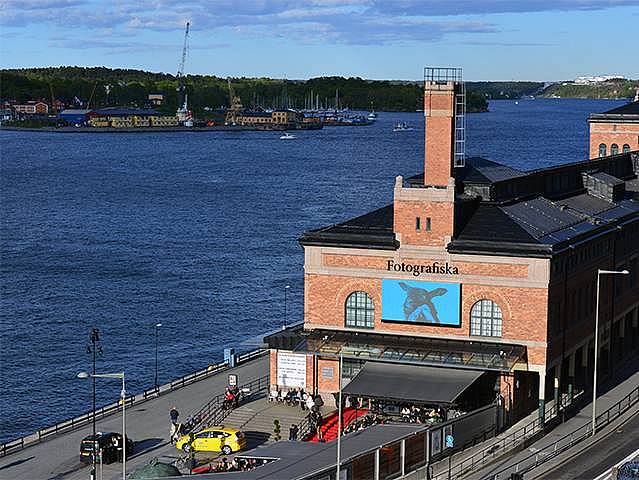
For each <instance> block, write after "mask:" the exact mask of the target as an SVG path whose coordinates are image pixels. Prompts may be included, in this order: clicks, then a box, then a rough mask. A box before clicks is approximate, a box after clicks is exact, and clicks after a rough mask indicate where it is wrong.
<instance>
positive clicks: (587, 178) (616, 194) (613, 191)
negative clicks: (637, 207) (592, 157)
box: [581, 171, 626, 203]
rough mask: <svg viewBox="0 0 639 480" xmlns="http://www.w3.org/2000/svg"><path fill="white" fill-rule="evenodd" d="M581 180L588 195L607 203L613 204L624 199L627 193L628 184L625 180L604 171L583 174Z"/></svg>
mask: <svg viewBox="0 0 639 480" xmlns="http://www.w3.org/2000/svg"><path fill="white" fill-rule="evenodd" d="M581 178H582V180H583V183H584V188H585V189H586V190H587V191H588V195H592V196H593V197H597V198H601V199H602V200H606V201H607V202H611V203H613V202H617V201H619V200H621V199H623V197H624V194H625V192H626V183H625V182H624V181H623V180H620V179H618V178H617V177H613V176H612V175H610V174H608V173H605V172H602V171H597V172H582V173H581Z"/></svg>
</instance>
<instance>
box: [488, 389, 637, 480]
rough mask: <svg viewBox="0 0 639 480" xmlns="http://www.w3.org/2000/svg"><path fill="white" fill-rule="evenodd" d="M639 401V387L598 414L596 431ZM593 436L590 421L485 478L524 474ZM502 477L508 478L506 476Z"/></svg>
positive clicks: (496, 479)
mask: <svg viewBox="0 0 639 480" xmlns="http://www.w3.org/2000/svg"><path fill="white" fill-rule="evenodd" d="M638 401H639V387H637V388H635V389H634V390H633V391H631V392H630V393H629V394H628V395H626V396H625V397H624V398H622V399H621V400H620V401H619V402H617V403H615V404H614V405H613V406H612V407H610V408H609V409H608V410H606V411H605V412H603V413H601V414H599V415H597V417H596V418H595V433H596V432H597V430H600V429H601V428H603V427H605V426H607V425H609V424H610V422H612V421H613V420H615V419H617V418H618V417H620V416H621V415H622V414H624V413H625V412H627V411H628V410H629V409H630V408H631V407H632V406H633V405H635V404H636V403H637V402H638ZM590 437H592V424H591V422H588V423H586V424H584V425H582V426H581V427H579V428H577V429H575V430H573V431H572V432H570V433H568V434H566V435H564V436H563V437H561V438H560V439H558V440H556V441H555V442H553V443H551V444H549V445H546V446H545V447H543V448H540V449H539V450H537V451H536V452H534V453H532V454H530V455H529V456H527V457H526V458H524V459H522V460H519V461H518V462H516V463H511V464H510V465H507V466H506V467H504V468H502V469H500V470H498V471H497V472H494V473H491V474H490V475H489V476H486V477H484V478H486V479H492V480H498V479H499V478H500V475H502V474H508V475H510V473H520V474H524V473H526V472H529V471H531V470H533V469H534V468H536V467H538V466H539V465H542V464H543V463H546V462H547V461H548V460H551V459H553V458H555V457H556V455H558V454H560V453H562V452H564V451H566V450H568V449H569V448H571V447H572V446H574V445H576V444H577V443H579V442H581V441H583V440H585V439H587V438H590ZM502 478H508V477H507V476H504V477H502Z"/></svg>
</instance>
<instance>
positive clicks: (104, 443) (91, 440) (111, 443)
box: [80, 432, 133, 464]
mask: <svg viewBox="0 0 639 480" xmlns="http://www.w3.org/2000/svg"><path fill="white" fill-rule="evenodd" d="M95 449H97V450H98V453H100V452H102V463H105V464H106V463H113V462H121V461H122V434H121V433H115V432H98V433H96V434H95V437H94V436H93V435H87V436H86V437H84V438H83V439H82V441H81V442H80V461H81V462H83V463H93V455H94V452H95ZM132 453H133V440H131V439H130V438H128V437H127V439H126V454H127V456H129V455H131V454H132ZM95 461H96V463H99V462H100V457H99V456H96V460H95Z"/></svg>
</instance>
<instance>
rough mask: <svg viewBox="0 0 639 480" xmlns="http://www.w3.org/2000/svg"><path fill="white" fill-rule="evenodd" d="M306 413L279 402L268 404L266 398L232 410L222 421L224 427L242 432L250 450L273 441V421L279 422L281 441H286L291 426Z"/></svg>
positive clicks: (297, 422)
mask: <svg viewBox="0 0 639 480" xmlns="http://www.w3.org/2000/svg"><path fill="white" fill-rule="evenodd" d="M306 413H307V412H306V411H302V410H301V409H300V407H289V406H288V405H286V404H285V403H281V402H269V401H267V400H266V397H262V398H258V399H256V400H253V401H250V402H247V403H245V404H242V405H240V406H239V407H238V408H236V409H234V410H233V411H232V412H231V413H230V414H229V415H228V416H227V417H226V419H224V426H225V427H229V428H237V429H238V430H241V431H243V432H244V434H245V435H246V439H247V444H248V448H249V449H250V448H254V447H256V446H258V445H262V444H264V443H271V442H274V441H275V435H274V433H273V427H274V425H273V421H274V420H279V421H280V437H281V440H288V434H289V429H290V427H291V425H293V424H299V423H300V422H301V421H302V420H303V419H304V417H305V416H306Z"/></svg>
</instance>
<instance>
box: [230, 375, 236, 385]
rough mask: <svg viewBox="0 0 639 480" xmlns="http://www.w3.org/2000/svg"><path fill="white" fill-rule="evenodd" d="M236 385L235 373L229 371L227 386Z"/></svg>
mask: <svg viewBox="0 0 639 480" xmlns="http://www.w3.org/2000/svg"><path fill="white" fill-rule="evenodd" d="M236 386H237V374H235V373H229V387H236Z"/></svg>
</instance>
